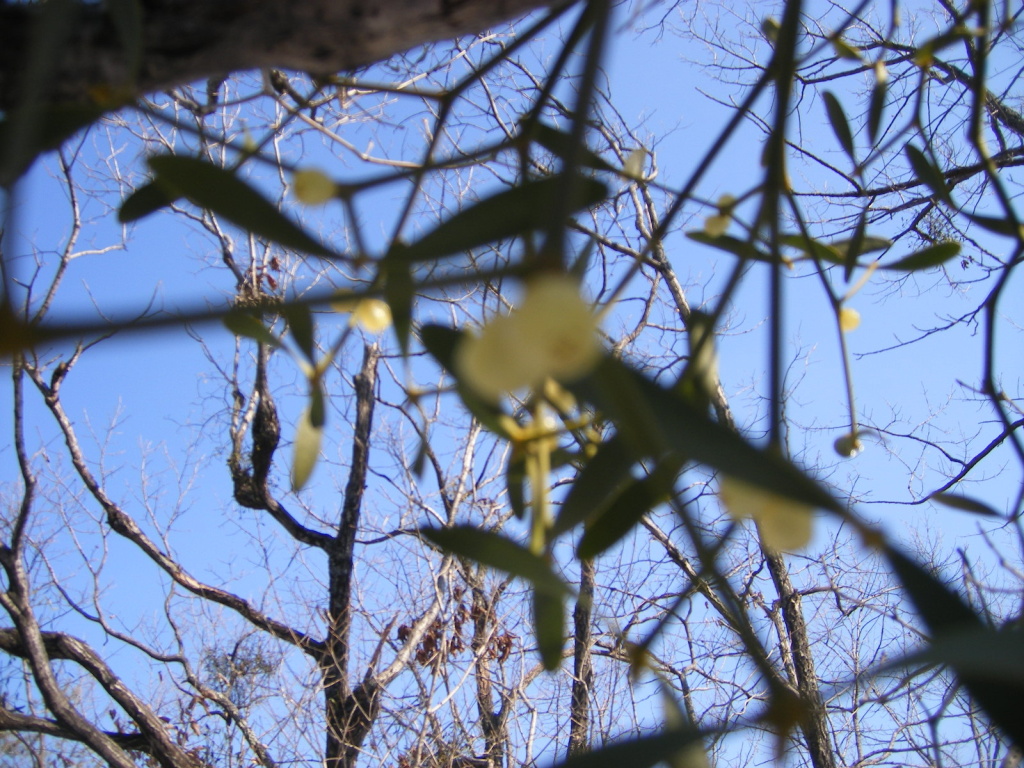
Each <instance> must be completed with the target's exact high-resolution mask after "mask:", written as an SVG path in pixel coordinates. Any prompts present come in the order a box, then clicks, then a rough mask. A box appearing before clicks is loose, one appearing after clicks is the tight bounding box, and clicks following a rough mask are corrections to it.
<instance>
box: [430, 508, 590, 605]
mask: <svg viewBox="0 0 1024 768" xmlns="http://www.w3.org/2000/svg"><path fill="white" fill-rule="evenodd" d="M420 533H422V534H423V536H425V537H426V538H427V539H428V540H430V541H432V542H433V543H434V544H436V545H437V546H439V547H440V548H441V549H443V550H445V551H446V552H451V553H452V554H455V555H458V556H459V557H465V558H467V559H469V560H473V561H475V562H477V563H481V564H482V565H486V566H488V567H489V568H496V569H498V570H499V571H504V572H505V573H509V574H511V575H513V576H518V577H519V578H521V579H525V580H526V581H528V582H530V584H532V585H533V588H534V589H535V590H537V591H538V592H543V593H544V594H546V595H550V596H553V597H558V598H561V597H563V596H565V595H568V594H571V590H570V589H569V587H567V586H566V584H565V582H563V581H562V580H561V579H560V578H559V577H558V575H557V574H556V573H555V572H554V571H553V570H552V569H551V566H550V565H549V564H548V561H547V560H545V559H544V558H543V557H541V556H539V555H535V554H534V553H533V552H531V551H530V550H528V549H526V548H525V547H523V546H520V545H519V544H516V543H515V542H514V541H512V540H511V539H507V538H505V537H504V536H502V535H500V534H497V533H494V532H492V531H484V530H481V529H479V528H477V527H476V526H472V525H457V526H454V527H452V528H421V529H420Z"/></svg>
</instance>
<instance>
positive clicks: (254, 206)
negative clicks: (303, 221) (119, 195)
mask: <svg viewBox="0 0 1024 768" xmlns="http://www.w3.org/2000/svg"><path fill="white" fill-rule="evenodd" d="M149 166H150V168H152V169H153V171H154V172H155V173H156V182H157V183H158V184H159V185H160V186H162V187H163V188H164V192H165V193H166V194H168V195H173V196H181V197H187V198H188V199H189V200H191V201H192V202H193V203H194V204H195V205H198V206H199V207H200V208H206V209H207V210H209V211H212V212H213V213H216V214H217V215H219V216H223V217H224V218H225V219H227V220H228V221H230V222H231V223H232V224H234V225H235V226H238V227H241V228H242V229H244V230H247V231H249V232H252V233H253V234H255V235H258V236H260V237H263V238H266V239H267V240H269V241H271V242H275V243H279V244H281V245H283V246H285V247H287V248H293V249H295V250H297V251H304V252H306V253H312V254H316V255H317V256H326V257H328V258H330V257H333V256H337V254H335V253H334V252H333V251H332V250H330V249H329V248H325V247H324V246H323V245H321V244H320V243H318V242H316V241H315V240H314V239H313V238H312V237H310V236H309V235H308V234H306V233H305V232H304V231H303V230H302V229H301V228H300V227H299V226H298V225H297V224H295V223H294V222H292V221H291V220H290V219H288V218H287V217H286V216H285V215H284V214H283V213H281V212H280V211H279V210H278V209H277V206H275V205H274V204H273V203H271V202H270V201H268V200H267V199H266V198H264V197H263V196H262V195H261V194H260V193H259V192H257V191H256V190H255V189H253V188H252V187H250V186H249V185H248V184H246V183H245V182H244V181H242V180H241V179H239V178H238V177H237V176H236V175H235V174H234V173H232V172H231V171H228V170H225V169H224V168H219V167H217V166H215V165H212V164H210V163H208V162H206V161H204V160H200V159H198V158H195V157H183V156H177V155H158V156H156V157H151V158H149Z"/></svg>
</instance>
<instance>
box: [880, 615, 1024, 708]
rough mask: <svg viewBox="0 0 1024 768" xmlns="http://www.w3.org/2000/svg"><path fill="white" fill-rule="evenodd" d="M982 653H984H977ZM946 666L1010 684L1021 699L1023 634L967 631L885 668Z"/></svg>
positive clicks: (1023, 690)
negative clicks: (1015, 687)
mask: <svg viewBox="0 0 1024 768" xmlns="http://www.w3.org/2000/svg"><path fill="white" fill-rule="evenodd" d="M979 649H983V650H984V652H983V653H979ZM918 664H946V665H948V666H951V667H954V668H955V669H957V670H958V671H959V672H960V673H961V674H964V675H968V676H970V677H972V678H978V679H982V680H990V681H996V682H1005V683H1012V684H1014V685H1016V686H1017V688H1018V690H1019V691H1020V692H1021V695H1024V634H1022V632H1021V628H1020V627H1012V626H1011V627H1004V628H1002V629H991V628H989V627H982V628H980V629H969V630H966V631H963V632H950V633H949V634H946V635H943V636H942V637H937V638H935V639H933V640H932V641H931V642H930V643H929V644H928V645H927V646H925V647H924V648H922V649H921V650H920V651H918V652H916V653H912V654H910V655H909V656H906V657H904V658H901V659H896V660H894V661H892V662H890V663H888V664H885V665H884V666H883V667H882V668H881V669H882V670H889V669H897V668H905V667H908V666H916V665H918Z"/></svg>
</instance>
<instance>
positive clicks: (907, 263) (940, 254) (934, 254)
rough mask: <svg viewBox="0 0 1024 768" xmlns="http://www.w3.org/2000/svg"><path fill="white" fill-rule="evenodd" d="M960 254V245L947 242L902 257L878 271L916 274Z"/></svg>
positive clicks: (881, 266) (884, 265)
mask: <svg viewBox="0 0 1024 768" xmlns="http://www.w3.org/2000/svg"><path fill="white" fill-rule="evenodd" d="M959 253H960V243H957V242H954V241H952V240H947V241H946V242H944V243H936V244H935V245H930V246H928V247H927V248H922V249H921V250H920V251H917V252H916V253H912V254H910V255H909V256H904V257H903V258H902V259H900V260H899V261H894V262H893V263H892V264H882V265H880V267H879V269H893V270H899V271H901V272H916V271H917V270H920V269H931V268H932V267H937V266H939V265H941V264H945V263H946V262H947V261H949V260H950V259H952V258H953V257H954V256H956V255H958V254H959Z"/></svg>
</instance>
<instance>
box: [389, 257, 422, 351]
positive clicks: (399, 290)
mask: <svg viewBox="0 0 1024 768" xmlns="http://www.w3.org/2000/svg"><path fill="white" fill-rule="evenodd" d="M384 275H385V279H384V300H385V301H386V302H387V303H388V306H389V307H390V308H391V323H392V325H393V326H394V329H395V336H396V337H397V338H398V346H399V348H400V349H401V350H402V354H408V352H409V335H410V332H411V331H412V304H413V299H414V298H415V296H416V283H415V281H414V280H413V278H412V269H411V264H410V263H409V262H408V261H403V260H401V259H396V258H394V257H393V256H392V255H391V254H389V255H388V256H386V257H385V259H384Z"/></svg>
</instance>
